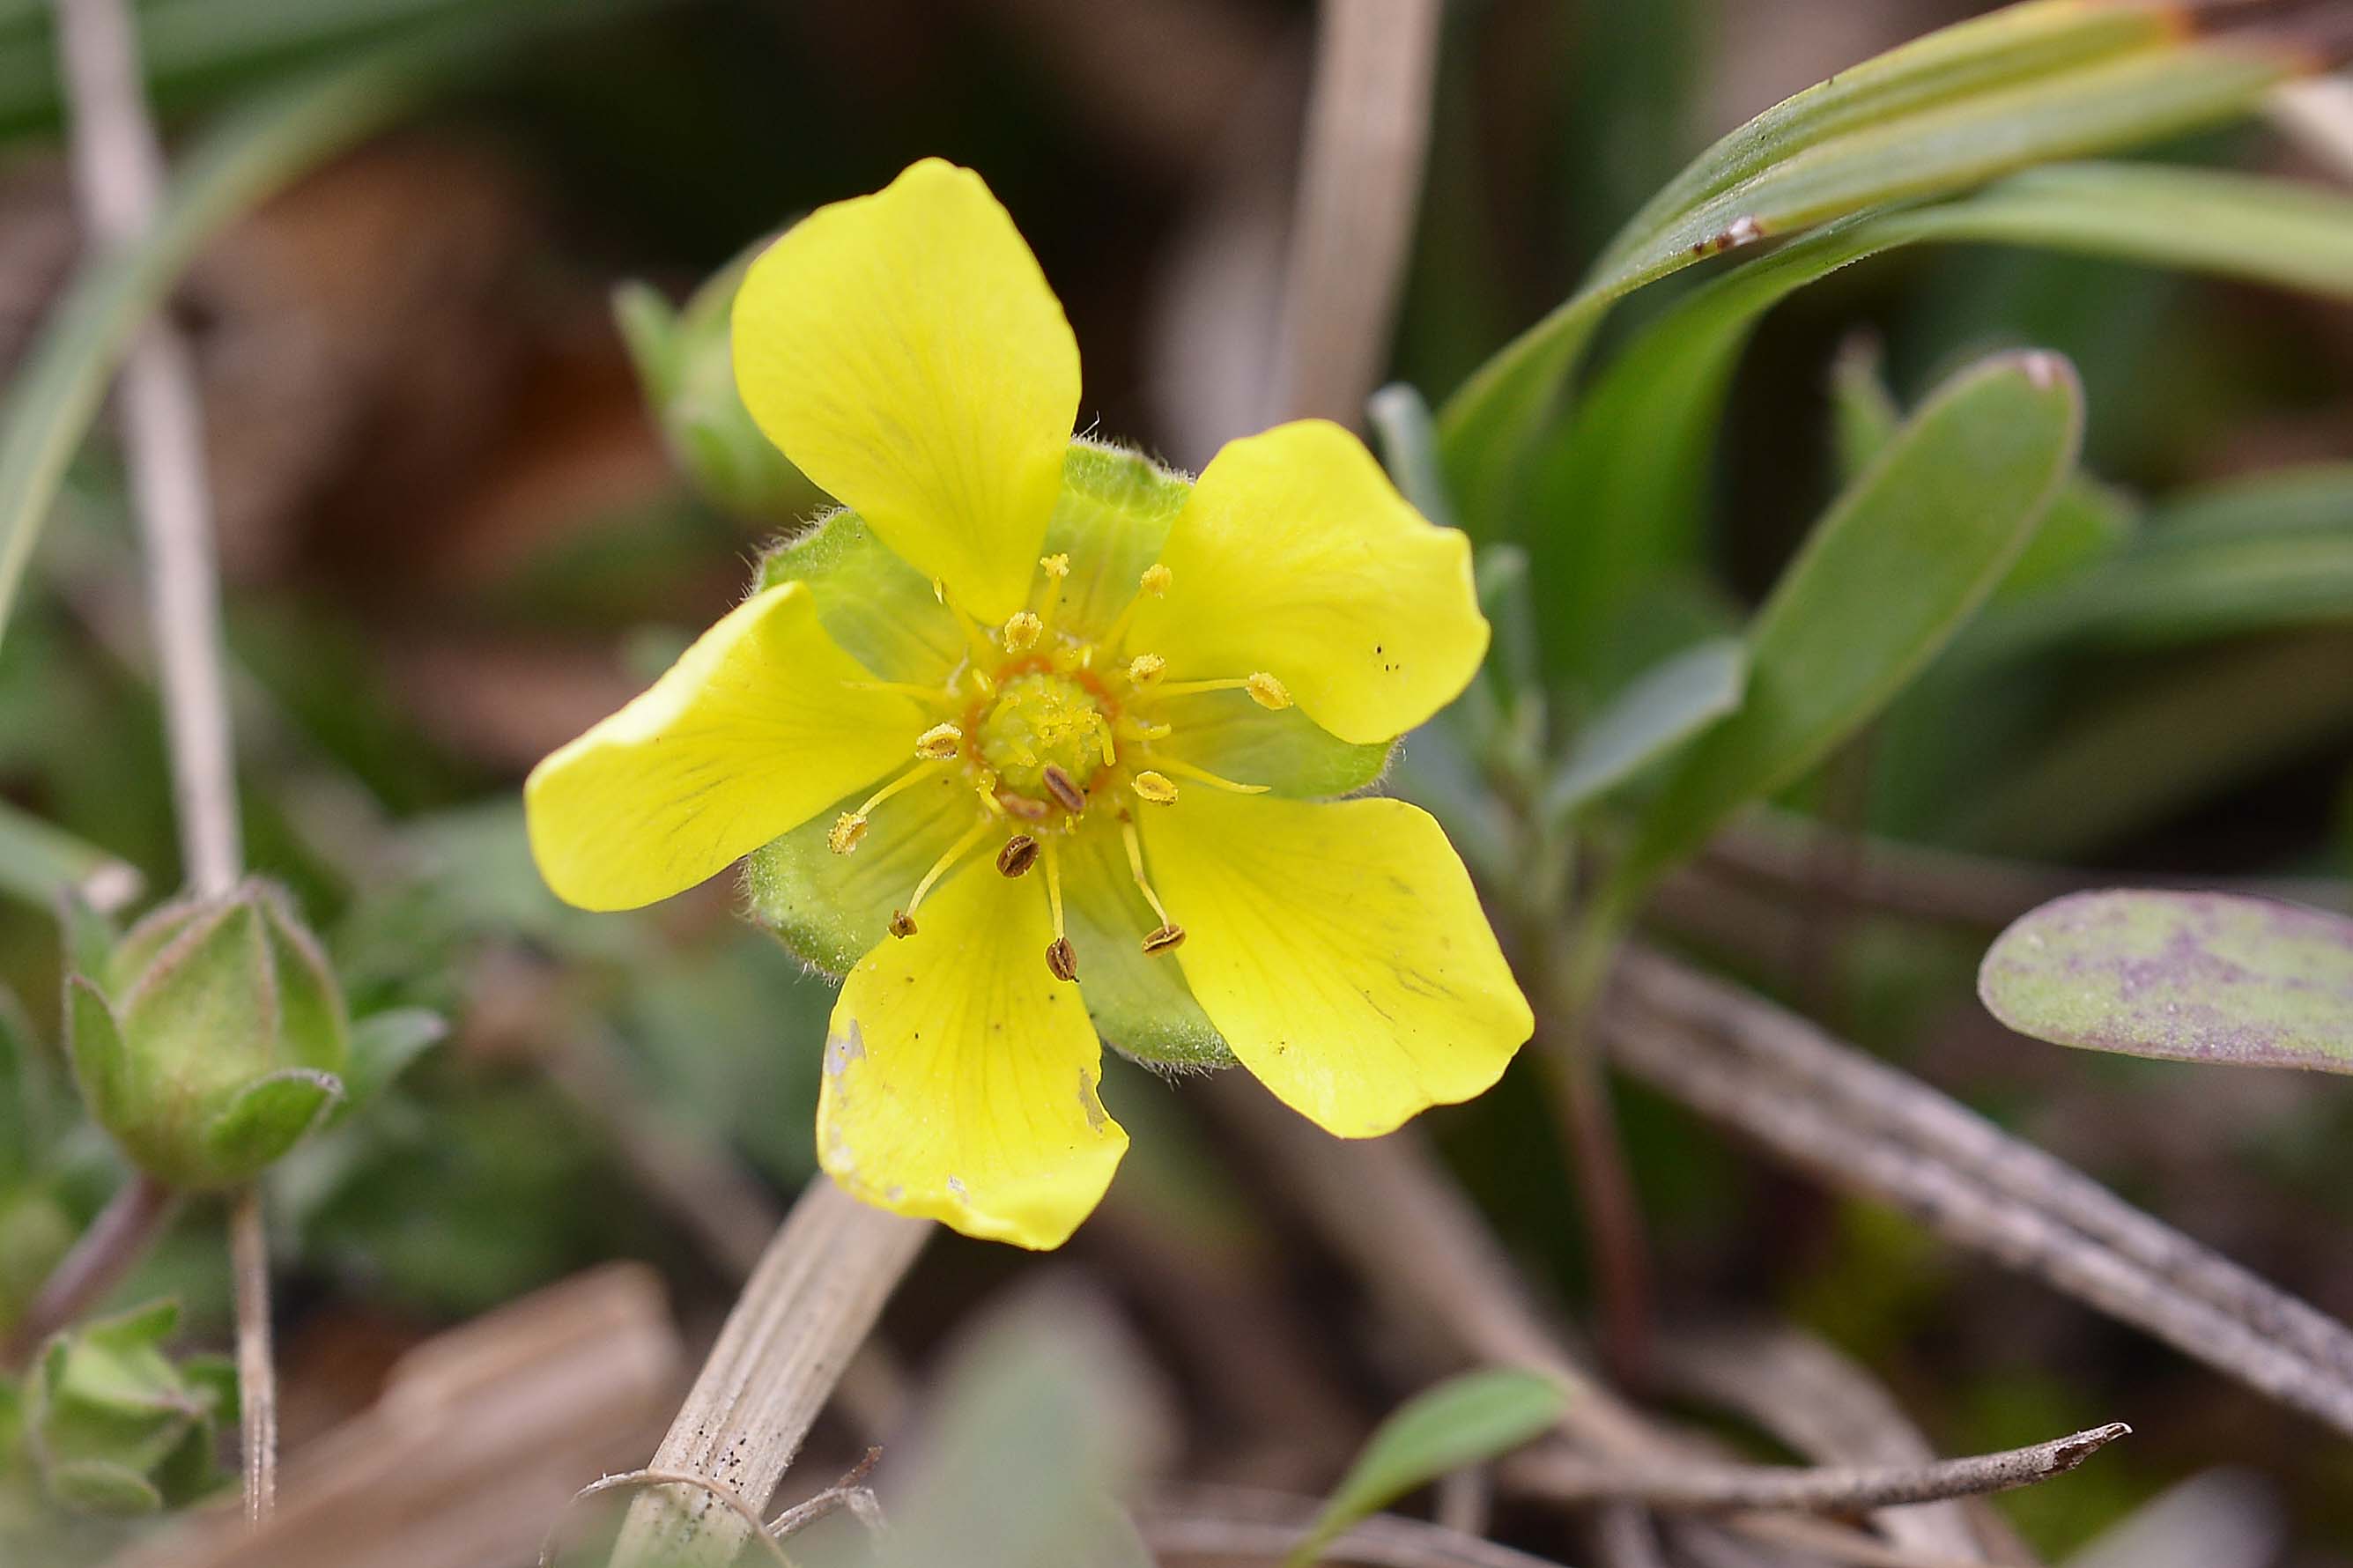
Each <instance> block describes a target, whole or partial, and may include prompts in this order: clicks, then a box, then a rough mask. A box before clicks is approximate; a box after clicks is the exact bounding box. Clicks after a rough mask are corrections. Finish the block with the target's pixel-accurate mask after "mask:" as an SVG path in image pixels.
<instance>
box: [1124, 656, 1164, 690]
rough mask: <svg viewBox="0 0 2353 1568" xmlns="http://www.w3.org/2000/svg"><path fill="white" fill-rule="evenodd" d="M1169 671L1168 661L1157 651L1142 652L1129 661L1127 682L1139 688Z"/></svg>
mask: <svg viewBox="0 0 2353 1568" xmlns="http://www.w3.org/2000/svg"><path fill="white" fill-rule="evenodd" d="M1167 673H1168V661H1167V660H1166V659H1165V658H1161V657H1160V656H1159V655H1158V654H1156V653H1140V654H1137V655H1136V656H1135V657H1134V658H1131V659H1129V660H1128V661H1127V683H1128V684H1129V685H1130V686H1133V687H1134V688H1136V689H1138V690H1141V689H1144V688H1145V687H1147V686H1149V685H1151V684H1152V683H1153V682H1154V681H1155V680H1157V679H1160V678H1161V677H1162V676H1164V675H1166V674H1167Z"/></svg>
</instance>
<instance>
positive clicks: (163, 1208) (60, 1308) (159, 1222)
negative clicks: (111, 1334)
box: [0, 1173, 179, 1372]
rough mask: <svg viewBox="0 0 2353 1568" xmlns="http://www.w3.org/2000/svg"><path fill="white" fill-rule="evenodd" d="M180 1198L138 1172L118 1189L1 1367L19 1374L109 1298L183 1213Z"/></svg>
mask: <svg viewBox="0 0 2353 1568" xmlns="http://www.w3.org/2000/svg"><path fill="white" fill-rule="evenodd" d="M178 1208H179V1199H178V1197H177V1196H176V1195H175V1194H174V1193H173V1192H172V1190H171V1189H170V1188H169V1187H166V1186H165V1185H164V1184H163V1183H161V1182H159V1181H157V1180H155V1179H154V1178H153V1176H149V1175H146V1174H144V1173H134V1174H133V1175H132V1177H131V1178H130V1179H129V1180H128V1181H126V1182H124V1183H123V1184H122V1185H121V1186H120V1187H118V1188H117V1189H115V1194H114V1196H113V1197H112V1198H111V1199H109V1200H108V1202H107V1205H106V1207H105V1208H104V1209H102V1210H100V1212H99V1215H98V1217H97V1218H96V1219H94V1220H92V1221H91V1222H90V1228H89V1229H88V1230H85V1231H83V1232H82V1234H81V1239H80V1240H79V1241H77V1242H75V1243H74V1247H73V1250H72V1251H70V1252H69V1253H67V1254H66V1255H65V1258H64V1259H63V1260H62V1261H60V1262H59V1263H58V1266H57V1268H54V1269H52V1270H50V1273H49V1277H48V1278H47V1279H46V1280H44V1281H42V1283H41V1289H40V1291H39V1293H38V1294H37V1295H36V1296H34V1298H33V1300H32V1304H31V1305H30V1306H28V1307H26V1309H25V1314H24V1316H23V1317H21V1318H19V1319H18V1320H17V1321H16V1327H15V1328H13V1329H11V1330H10V1331H9V1333H8V1339H7V1343H6V1344H5V1347H0V1371H7V1372H13V1371H15V1370H16V1369H17V1368H18V1367H21V1366H23V1365H24V1364H25V1363H27V1362H29V1361H31V1360H32V1359H33V1354H34V1352H37V1351H38V1350H39V1349H40V1348H41V1346H42V1344H43V1342H46V1341H47V1339H48V1337H49V1336H50V1335H51V1334H54V1333H56V1332H57V1331H58V1330H59V1329H62V1328H64V1327H65V1326H66V1325H67V1324H69V1323H70V1322H72V1321H74V1320H75V1319H77V1318H79V1317H80V1316H81V1315H82V1314H83V1313H85V1312H87V1311H89V1310H90V1309H91V1308H92V1307H95V1306H97V1305H98V1303H99V1302H100V1301H101V1300H105V1298H106V1295H107V1293H108V1292H109V1291H111V1290H112V1289H114V1287H115V1286H116V1285H118V1284H120V1283H121V1280H122V1277H123V1276H124V1275H126V1274H128V1273H130V1272H131V1270H132V1268H134V1267H135V1266H136V1265H137V1264H138V1262H139V1260H140V1259H141V1258H143V1257H145V1256H146V1255H147V1249H148V1248H149V1247H152V1246H153V1245H154V1242H155V1238H156V1237H159V1236H161V1235H163V1234H164V1230H165V1229H166V1228H167V1227H169V1226H170V1225H171V1223H172V1216H173V1215H174V1213H176V1212H177V1211H178Z"/></svg>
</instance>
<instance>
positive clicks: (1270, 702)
mask: <svg viewBox="0 0 2353 1568" xmlns="http://www.w3.org/2000/svg"><path fill="white" fill-rule="evenodd" d="M1203 691H1247V692H1249V693H1250V700H1251V701H1253V702H1255V703H1257V704H1258V705H1259V706H1260V707H1261V708H1271V709H1273V710H1276V711H1277V712H1280V711H1282V710H1283V709H1285V708H1288V707H1290V706H1291V693H1290V691H1289V690H1287V689H1285V688H1284V686H1283V684H1282V682H1281V681H1280V680H1277V679H1275V678H1274V677H1273V676H1271V675H1269V674H1268V673H1267V672H1266V671H1264V670H1262V669H1261V670H1260V671H1259V672H1258V673H1257V674H1255V675H1246V676H1243V677H1242V678H1241V679H1238V680H1180V681H1178V682H1177V683H1176V685H1174V686H1164V687H1162V688H1161V689H1160V695H1161V696H1163V697H1191V696H1194V695H1196V694H1198V693H1199V692H1203Z"/></svg>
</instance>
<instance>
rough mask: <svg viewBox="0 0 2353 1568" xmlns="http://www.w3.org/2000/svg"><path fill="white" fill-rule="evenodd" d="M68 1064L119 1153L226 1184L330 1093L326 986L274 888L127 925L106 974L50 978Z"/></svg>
mask: <svg viewBox="0 0 2353 1568" xmlns="http://www.w3.org/2000/svg"><path fill="white" fill-rule="evenodd" d="M66 1025H67V1038H68V1041H69V1045H70V1047H71V1049H72V1055H73V1068H74V1077H75V1079H76V1080H77V1081H79V1084H80V1086H81V1092H82V1098H83V1100H84V1101H85V1102H86V1103H87V1104H88V1105H89V1107H90V1114H91V1115H92V1116H94V1117H95V1118H96V1119H97V1120H98V1121H99V1123H100V1125H101V1126H103V1127H104V1128H105V1129H106V1130H107V1131H109V1132H110V1133H111V1134H113V1136H114V1141H115V1142H117V1143H119V1144H120V1145H121V1148H122V1152H123V1153H124V1154H125V1155H126V1156H127V1157H128V1158H129V1159H130V1161H131V1163H132V1164H134V1165H136V1166H138V1167H139V1169H141V1170H142V1171H144V1172H146V1173H148V1174H149V1175H152V1176H153V1177H155V1178H156V1179H157V1180H159V1181H161V1182H163V1183H164V1184H166V1185H169V1186H172V1187H174V1188H177V1189H181V1190H184V1191H204V1190H207V1189H212V1188H219V1187H228V1186H234V1185H236V1184H238V1183H241V1182H243V1181H246V1180H247V1179H248V1178H250V1177H251V1176H253V1175H254V1174H255V1173H258V1172H259V1171H260V1170H262V1169H263V1168H264V1167H266V1166H268V1165H269V1164H270V1163H273V1162H275V1161H276V1160H277V1159H278V1158H279V1157H280V1155H282V1154H284V1153H285V1152H287V1151H288V1150H289V1149H290V1148H292V1147H293V1146H294V1144H295V1143H296V1142H299V1141H300V1140H301V1137H302V1135H303V1134H304V1133H306V1132H308V1131H310V1130H311V1128H312V1127H313V1126H314V1125H316V1124H317V1122H318V1121H319V1120H320V1118H321V1116H322V1114H324V1113H325V1112H326V1111H327V1110H329V1108H330V1107H332V1105H333V1104H334V1103H335V1102H336V1101H337V1100H340V1099H341V1098H342V1097H343V1080H342V1076H341V1075H342V1074H343V1071H344V1068H345V1063H346V1061H347V1059H348V1058H349V1056H350V1053H351V1024H350V1020H349V1018H348V1017H347V1016H346V1015H345V1012H344V1009H343V991H342V988H341V987H340V986H339V985H338V984H336V981H335V976H334V973H333V972H332V970H330V969H329V968H328V967H327V961H326V957H325V955H324V954H323V953H322V952H321V951H320V948H319V943H318V941H317V939H316V938H314V937H312V936H311V933H310V932H309V931H307V930H306V929H304V927H303V926H302V924H301V921H299V920H297V919H296V918H295V915H294V912H293V908H292V906H291V904H290V902H289V901H288V900H287V898H286V895H285V894H284V893H283V892H281V891H280V890H279V889H276V888H273V887H271V886H269V885H268V884H266V883H263V882H259V881H254V880H248V881H246V882H244V883H241V884H239V885H238V887H237V889H236V890H235V891H233V892H231V893H230V894H229V895H228V896H227V897H226V898H224V899H219V900H185V901H182V902H179V903H174V904H169V905H166V906H164V908H162V909H160V910H156V911H155V912H154V913H153V914H152V915H150V916H148V917H147V918H146V919H145V920H143V921H140V922H139V923H138V924H137V925H135V926H133V927H132V929H131V931H129V932H128V933H127V934H126V935H125V936H124V937H123V938H122V940H121V942H120V943H119V944H117V946H116V948H115V950H114V952H113V953H112V954H111V957H110V958H109V960H108V963H107V973H106V984H105V987H104V988H103V989H101V987H100V984H99V983H98V982H96V981H93V980H91V979H90V978H89V977H87V976H85V975H79V974H77V975H75V976H73V977H72V978H71V979H70V980H69V981H68V982H67V984H66Z"/></svg>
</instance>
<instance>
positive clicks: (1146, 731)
mask: <svg viewBox="0 0 2353 1568" xmlns="http://www.w3.org/2000/svg"><path fill="white" fill-rule="evenodd" d="M1173 728H1174V727H1173V726H1171V725H1167V724H1147V723H1145V721H1143V720H1141V719H1131V718H1128V717H1127V716H1126V715H1124V714H1123V715H1121V717H1120V721H1119V738H1120V739H1121V740H1123V741H1165V740H1166V739H1167V738H1168V737H1169V735H1170V733H1171V732H1172V731H1173Z"/></svg>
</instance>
